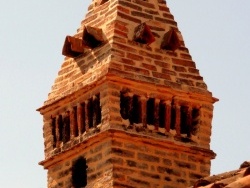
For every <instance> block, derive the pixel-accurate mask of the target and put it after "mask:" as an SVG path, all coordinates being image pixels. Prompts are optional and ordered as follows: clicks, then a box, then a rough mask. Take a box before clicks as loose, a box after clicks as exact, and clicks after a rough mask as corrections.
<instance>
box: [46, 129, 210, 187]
mask: <svg viewBox="0 0 250 188" xmlns="http://www.w3.org/2000/svg"><path fill="white" fill-rule="evenodd" d="M100 140H102V142H100ZM79 156H83V157H85V158H86V160H87V164H88V170H87V172H88V175H87V176H88V178H87V182H88V185H87V186H86V188H90V187H100V188H101V187H102V188H104V187H107V188H108V187H117V188H120V187H126V188H140V187H141V188H142V187H144V188H145V187H148V188H150V187H160V188H165V187H168V188H169V187H170V188H171V187H173V188H176V187H180V188H182V187H188V186H189V185H191V184H193V183H194V181H196V180H197V179H198V178H200V177H204V176H207V175H209V172H210V157H211V156H210V154H209V153H208V152H206V151H200V152H198V153H197V150H195V149H194V148H192V147H188V148H185V147H181V146H178V145H175V144H173V143H172V142H166V141H159V140H157V139H154V138H147V137H144V136H138V135H136V134H126V133H124V132H122V131H105V132H102V133H100V134H98V136H96V137H92V138H90V139H89V140H87V141H85V142H83V143H82V144H81V145H79V146H77V147H75V148H73V149H72V150H70V151H68V152H67V153H65V154H64V155H61V156H58V157H57V158H53V159H50V161H49V165H50V166H48V167H46V168H49V170H48V187H50V188H57V187H58V188H59V187H71V186H72V165H73V163H74V161H75V160H77V158H79ZM47 164H48V162H47Z"/></svg>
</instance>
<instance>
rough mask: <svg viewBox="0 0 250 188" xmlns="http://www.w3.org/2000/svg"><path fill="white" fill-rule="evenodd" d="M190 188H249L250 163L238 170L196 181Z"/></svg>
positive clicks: (245, 163)
mask: <svg viewBox="0 0 250 188" xmlns="http://www.w3.org/2000/svg"><path fill="white" fill-rule="evenodd" d="M192 188H250V162H247V161H246V162H244V163H242V164H241V166H240V169H238V170H234V171H230V172H225V173H222V174H218V175H213V176H210V177H206V178H203V179H200V180H198V181H197V182H196V183H195V185H194V186H193V187H192Z"/></svg>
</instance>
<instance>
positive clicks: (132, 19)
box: [48, 0, 211, 103]
mask: <svg viewBox="0 0 250 188" xmlns="http://www.w3.org/2000/svg"><path fill="white" fill-rule="evenodd" d="M90 29H92V35H91V34H90V33H89V32H87V31H88V30H90ZM98 32H99V33H98ZM93 34H95V35H96V36H99V38H101V39H95V38H94V37H93ZM91 37H92V38H91ZM71 38H74V40H75V41H76V40H77V39H79V40H78V41H79V43H80V44H81V48H80V49H79V50H78V51H77V50H75V51H74V48H76V47H77V44H75V42H72V43H69V44H67V42H65V48H66V47H67V46H69V45H71V46H72V51H73V53H74V55H73V56H71V55H70V54H65V55H66V56H68V57H73V58H66V59H65V61H64V63H63V64H62V67H61V70H60V71H59V73H58V77H57V78H56V80H55V83H54V85H53V86H52V90H51V93H50V94H49V98H48V103H49V102H50V101H51V100H57V99H60V98H62V97H64V96H67V95H68V94H70V93H73V92H74V91H77V90H79V89H80V88H82V87H85V86H86V85H88V84H90V83H92V82H95V81H97V80H98V79H101V78H102V77H104V76H106V79H109V78H111V77H112V76H118V77H119V78H126V79H130V80H138V81H143V82H148V83H152V84H156V85H163V86H165V87H169V88H173V89H177V90H185V91H187V92H196V93H202V94H206V95H211V94H210V93H209V92H208V90H207V86H206V84H205V82H204V80H203V78H202V76H200V74H199V70H198V69H196V65H195V63H194V62H193V60H192V58H191V56H190V54H189V51H188V49H187V48H186V47H185V44H184V41H183V38H182V35H181V33H180V31H179V29H178V27H177V23H176V22H175V21H174V18H173V16H172V14H171V13H170V11H169V8H168V7H167V6H166V2H165V1H163V0H132V1H128V0H119V1H118V0H117V1H111V0H110V1H108V0H106V1H105V0H102V1H101V0H99V1H98V0H96V1H93V2H92V4H91V5H90V6H89V8H88V13H87V15H86V18H85V19H84V20H83V21H82V23H81V27H80V28H79V29H78V31H77V34H75V36H73V37H71ZM84 38H85V39H84ZM94 39H95V40H94ZM66 40H67V39H66ZM72 40H73V39H72ZM98 40H99V43H98V44H97V45H96V46H95V41H98ZM84 43H89V45H91V44H92V43H93V44H92V45H93V46H92V47H89V46H88V45H84Z"/></svg>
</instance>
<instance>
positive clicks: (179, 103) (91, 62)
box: [38, 0, 217, 188]
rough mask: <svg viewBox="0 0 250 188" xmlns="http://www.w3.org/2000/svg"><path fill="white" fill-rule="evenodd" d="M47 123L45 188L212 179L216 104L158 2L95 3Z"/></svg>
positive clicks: (154, 186)
mask: <svg viewBox="0 0 250 188" xmlns="http://www.w3.org/2000/svg"><path fill="white" fill-rule="evenodd" d="M63 55H65V56H66V58H65V60H64V62H63V64H62V66H61V69H60V70H59V73H58V76H57V78H56V79H55V82H54V85H53V86H52V90H51V92H50V93H49V96H48V99H47V100H46V101H45V102H44V105H43V106H42V107H41V108H39V109H38V111H39V112H40V113H41V114H42V115H43V120H44V126H43V131H44V134H43V136H44V146H45V150H44V152H45V159H44V160H43V161H41V162H40V165H42V166H43V167H44V168H45V169H47V170H48V188H80V187H86V188H184V187H188V186H189V185H191V184H193V183H194V182H195V181H196V180H197V179H199V178H201V177H204V176H208V175H209V173H210V161H211V159H213V158H214V157H215V153H214V152H213V151H211V150H210V136H211V121H212V116H213V104H214V102H216V101H217V99H215V98H213V96H212V94H211V92H209V91H208V90H207V86H206V84H205V83H204V81H203V78H202V77H201V76H200V74H199V70H197V69H196V65H195V63H194V62H193V61H192V58H191V56H190V54H189V51H188V49H187V48H186V47H185V44H184V41H183V38H182V36H181V33H180V31H179V30H178V27H177V24H176V22H175V21H174V18H173V16H172V14H171V13H170V11H169V8H168V7H167V5H166V2H165V1H164V0H93V2H92V4H91V5H90V6H89V8H88V13H87V15H86V17H85V19H84V20H83V21H82V22H81V26H80V28H79V29H78V30H77V33H76V34H75V35H74V36H67V37H66V39H65V43H64V46H63Z"/></svg>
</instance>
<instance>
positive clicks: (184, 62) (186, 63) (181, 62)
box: [172, 58, 195, 68]
mask: <svg viewBox="0 0 250 188" xmlns="http://www.w3.org/2000/svg"><path fill="white" fill-rule="evenodd" d="M172 61H173V64H176V65H182V66H187V67H191V68H195V63H194V62H193V61H187V60H183V59H175V58H173V60H172Z"/></svg>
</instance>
